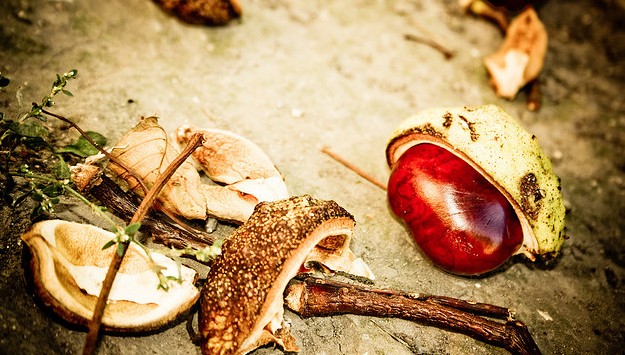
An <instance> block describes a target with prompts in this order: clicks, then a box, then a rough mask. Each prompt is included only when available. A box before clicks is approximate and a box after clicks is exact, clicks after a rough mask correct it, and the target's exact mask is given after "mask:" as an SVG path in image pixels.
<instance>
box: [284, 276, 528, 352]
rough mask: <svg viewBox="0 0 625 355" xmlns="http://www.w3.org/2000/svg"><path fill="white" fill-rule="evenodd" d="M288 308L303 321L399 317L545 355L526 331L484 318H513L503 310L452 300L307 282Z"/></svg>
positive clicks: (291, 291)
mask: <svg viewBox="0 0 625 355" xmlns="http://www.w3.org/2000/svg"><path fill="white" fill-rule="evenodd" d="M285 304H286V306H287V307H288V308H289V309H291V310H292V311H293V312H295V313H297V314H299V315H300V316H302V317H316V316H332V315H338V314H357V315H364V316H372V317H396V318H402V319H406V320H410V321H414V322H418V323H420V324H424V325H429V326H434V327H437V328H441V329H445V330H449V331H452V332H456V333H461V334H465V335H467V336H470V337H472V338H474V339H477V340H480V341H483V342H485V343H488V344H491V345H495V346H499V347H502V348H505V349H506V350H508V351H510V352H511V353H514V354H540V350H539V349H538V346H537V345H536V343H535V342H534V340H533V339H532V336H531V335H530V333H529V331H528V330H527V327H526V326H525V325H524V324H523V323H521V322H519V321H514V320H512V319H509V320H508V321H506V322H505V323H501V322H497V321H494V320H492V319H488V318H484V317H482V316H480V315H487V316H490V317H495V318H501V317H502V316H503V317H506V313H507V314H508V317H509V316H510V312H509V311H507V310H506V309H504V308H502V307H497V306H492V305H488V304H481V303H472V302H467V301H462V300H458V299H453V298H449V297H439V296H428V295H419V294H413V293H405V292H398V291H391V290H379V289H372V288H368V287H362V286H357V285H352V284H347V283H342V282H336V281H330V280H322V279H319V278H313V277H306V278H304V279H303V280H302V281H295V282H292V283H291V284H290V285H289V287H288V288H287V290H286V292H285Z"/></svg>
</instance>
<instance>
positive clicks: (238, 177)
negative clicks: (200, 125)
mask: <svg viewBox="0 0 625 355" xmlns="http://www.w3.org/2000/svg"><path fill="white" fill-rule="evenodd" d="M195 133H202V134H203V135H204V144H203V145H202V146H201V147H200V148H198V149H196V150H195V152H194V153H193V158H194V160H195V162H196V163H197V165H198V168H199V169H202V171H204V173H205V174H206V176H208V177H209V178H210V179H211V180H212V181H215V182H217V183H221V184H225V186H224V187H225V189H224V190H222V191H218V188H217V187H208V188H204V189H203V191H205V192H207V193H208V195H207V196H206V201H207V206H208V207H207V208H208V213H209V214H213V215H215V216H217V217H221V218H225V219H230V220H234V221H239V222H244V221H246V220H247V218H249V216H250V214H251V213H252V211H253V210H254V206H256V204H257V203H258V202H264V201H277V200H281V199H285V198H287V197H289V193H288V191H287V188H286V185H285V183H284V179H283V178H282V175H280V172H279V171H278V169H276V167H275V165H274V164H273V162H272V161H271V159H270V158H269V157H268V156H267V154H265V152H264V151H263V150H262V149H260V147H258V146H257V145H256V144H254V143H253V142H252V141H250V140H249V139H247V138H244V137H242V136H239V135H237V134H234V133H232V132H228V131H223V130H219V129H197V128H192V127H189V126H183V127H180V128H179V129H178V131H177V132H176V138H177V140H178V143H179V144H181V145H184V144H185V143H186V142H187V141H188V139H189V138H190V137H191V136H193V134H195ZM234 192H238V193H234ZM224 206H237V207H233V208H229V210H228V211H223V210H224Z"/></svg>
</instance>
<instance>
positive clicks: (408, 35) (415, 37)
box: [404, 33, 456, 60]
mask: <svg viewBox="0 0 625 355" xmlns="http://www.w3.org/2000/svg"><path fill="white" fill-rule="evenodd" d="M404 39H405V40H407V41H412V42H417V43H421V44H425V45H427V46H430V47H432V48H434V49H436V50H437V51H439V52H441V53H442V54H443V56H444V57H445V59H447V60H449V59H451V58H453V57H454V56H455V55H456V54H455V53H454V52H453V51H452V50H450V49H448V48H447V47H445V46H443V45H442V44H440V43H438V42H436V41H435V40H433V39H431V38H426V37H422V36H418V35H415V34H413V33H406V34H404Z"/></svg>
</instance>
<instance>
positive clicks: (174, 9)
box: [154, 0, 241, 26]
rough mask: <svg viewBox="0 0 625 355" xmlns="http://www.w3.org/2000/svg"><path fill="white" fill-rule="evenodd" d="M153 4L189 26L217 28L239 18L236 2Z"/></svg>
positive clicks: (161, 1)
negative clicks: (197, 25) (198, 25)
mask: <svg viewBox="0 0 625 355" xmlns="http://www.w3.org/2000/svg"><path fill="white" fill-rule="evenodd" d="M154 2H155V3H157V4H159V5H160V6H161V7H162V8H163V9H165V10H166V11H167V12H170V13H172V14H174V15H176V16H177V17H178V18H180V19H181V20H183V21H185V22H188V23H191V24H200V25H211V26H219V25H225V24H227V23H228V22H230V21H231V20H233V19H235V18H237V17H239V16H241V6H240V5H239V2H238V0H154Z"/></svg>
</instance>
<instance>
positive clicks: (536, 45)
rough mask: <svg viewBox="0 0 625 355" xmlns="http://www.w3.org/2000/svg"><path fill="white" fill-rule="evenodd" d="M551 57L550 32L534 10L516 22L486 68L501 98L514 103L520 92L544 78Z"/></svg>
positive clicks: (488, 58)
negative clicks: (511, 100)
mask: <svg viewBox="0 0 625 355" xmlns="http://www.w3.org/2000/svg"><path fill="white" fill-rule="evenodd" d="M546 53H547V31H546V30H545V26H544V25H543V23H542V22H541V21H540V19H539V18H538V15H537V14H536V11H535V10H534V8H533V7H531V6H530V7H527V8H526V9H525V10H523V12H522V13H521V14H519V15H518V16H517V17H516V18H514V19H513V20H512V22H511V23H510V26H509V27H508V29H507V31H506V38H505V40H504V43H503V45H502V46H501V47H500V48H499V50H498V51H497V52H495V53H493V54H491V55H489V56H487V57H486V58H484V65H485V66H486V69H487V70H488V72H489V74H490V76H491V84H492V85H493V87H494V88H495V92H496V93H497V95H498V96H500V97H503V98H506V99H514V97H515V96H516V94H517V92H518V91H519V90H520V89H521V88H522V87H524V86H525V85H526V84H527V83H528V82H530V81H532V80H534V79H536V78H537V77H538V75H539V74H540V72H541V70H542V68H543V63H544V60H545V55H546Z"/></svg>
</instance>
